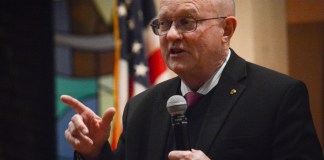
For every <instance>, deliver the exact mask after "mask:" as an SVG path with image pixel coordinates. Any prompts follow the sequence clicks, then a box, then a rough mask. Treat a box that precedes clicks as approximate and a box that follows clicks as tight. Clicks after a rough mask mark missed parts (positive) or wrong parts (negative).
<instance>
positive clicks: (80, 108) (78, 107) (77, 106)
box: [61, 95, 88, 114]
mask: <svg viewBox="0 0 324 160" xmlns="http://www.w3.org/2000/svg"><path fill="white" fill-rule="evenodd" d="M61 101H62V102H63V103H65V104H67V105H69V106H70V107H71V108H73V109H74V110H75V111H76V112H78V113H79V114H81V113H83V112H84V111H86V110H88V107H87V106H85V105H84V104H82V103H81V102H80V101H78V100H77V99H75V98H73V97H71V96H68V95H62V96H61Z"/></svg>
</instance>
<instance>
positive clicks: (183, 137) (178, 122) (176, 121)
mask: <svg viewBox="0 0 324 160" xmlns="http://www.w3.org/2000/svg"><path fill="white" fill-rule="evenodd" d="M171 119H172V120H171V121H172V126H173V129H174V136H175V142H176V149H177V150H189V151H190V150H191V145H190V139H189V134H188V128H187V125H188V121H187V117H186V116H184V115H183V114H179V115H175V116H173V117H172V118H171Z"/></svg>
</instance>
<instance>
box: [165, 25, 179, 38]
mask: <svg viewBox="0 0 324 160" xmlns="http://www.w3.org/2000/svg"><path fill="white" fill-rule="evenodd" d="M180 35H181V33H180V32H179V30H178V29H177V27H176V25H175V23H173V24H172V25H171V27H170V29H169V31H168V32H167V38H168V39H170V38H171V39H172V38H179V36H180Z"/></svg>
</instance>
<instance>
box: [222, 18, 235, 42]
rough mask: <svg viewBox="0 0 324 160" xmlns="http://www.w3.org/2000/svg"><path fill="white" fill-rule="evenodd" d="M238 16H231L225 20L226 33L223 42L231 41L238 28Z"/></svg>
mask: <svg viewBox="0 0 324 160" xmlns="http://www.w3.org/2000/svg"><path fill="white" fill-rule="evenodd" d="M236 24H237V21H236V18H235V17H234V16H229V17H227V18H226V19H225V20H224V35H223V42H229V41H230V39H231V38H232V36H233V34H234V32H235V29H236Z"/></svg>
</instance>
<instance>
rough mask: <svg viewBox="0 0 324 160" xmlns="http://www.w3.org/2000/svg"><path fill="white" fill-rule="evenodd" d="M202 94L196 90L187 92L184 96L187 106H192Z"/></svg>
mask: <svg viewBox="0 0 324 160" xmlns="http://www.w3.org/2000/svg"><path fill="white" fill-rule="evenodd" d="M201 96H202V94H200V93H197V92H188V93H187V94H186V95H185V97H186V100H187V103H188V108H190V107H192V106H193V105H195V104H196V103H197V102H198V101H199V99H200V97H201Z"/></svg>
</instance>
